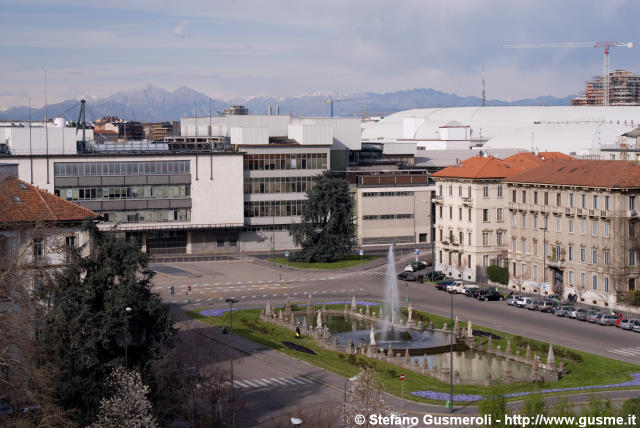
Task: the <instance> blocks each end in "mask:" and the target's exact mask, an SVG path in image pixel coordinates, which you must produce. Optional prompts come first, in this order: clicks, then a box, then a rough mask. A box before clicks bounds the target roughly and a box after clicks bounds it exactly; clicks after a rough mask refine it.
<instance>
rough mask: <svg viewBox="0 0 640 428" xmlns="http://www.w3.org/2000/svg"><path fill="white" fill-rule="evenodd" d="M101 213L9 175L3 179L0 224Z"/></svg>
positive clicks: (80, 217) (74, 218)
mask: <svg viewBox="0 0 640 428" xmlns="http://www.w3.org/2000/svg"><path fill="white" fill-rule="evenodd" d="M87 217H90V218H92V219H95V218H97V217H98V214H96V213H95V212H93V211H91V210H88V209H86V208H83V207H81V206H79V205H76V204H74V203H72V202H69V201H65V200H64V199H62V198H60V197H59V196H56V195H52V194H51V193H49V192H47V191H46V190H43V189H40V188H38V187H35V186H32V185H30V184H27V183H25V182H24V181H22V180H19V179H17V178H16V177H13V176H10V177H6V178H4V179H0V225H2V224H13V223H36V222H67V221H82V220H84V219H85V218H87Z"/></svg>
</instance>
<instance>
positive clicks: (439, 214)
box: [438, 205, 442, 218]
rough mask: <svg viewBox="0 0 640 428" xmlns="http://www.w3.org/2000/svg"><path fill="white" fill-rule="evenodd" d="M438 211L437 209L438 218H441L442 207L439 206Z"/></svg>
mask: <svg viewBox="0 0 640 428" xmlns="http://www.w3.org/2000/svg"><path fill="white" fill-rule="evenodd" d="M438 209H439V212H438V217H440V218H442V205H440V206H439V207H438Z"/></svg>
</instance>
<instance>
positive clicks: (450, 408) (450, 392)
mask: <svg viewBox="0 0 640 428" xmlns="http://www.w3.org/2000/svg"><path fill="white" fill-rule="evenodd" d="M449 294H450V295H451V323H450V325H451V326H450V328H451V334H450V335H449V411H450V412H451V413H453V334H454V332H453V293H449Z"/></svg>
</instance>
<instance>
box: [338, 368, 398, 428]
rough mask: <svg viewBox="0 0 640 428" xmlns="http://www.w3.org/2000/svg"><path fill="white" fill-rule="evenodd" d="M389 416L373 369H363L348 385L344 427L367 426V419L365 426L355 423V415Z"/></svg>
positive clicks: (380, 386)
mask: <svg viewBox="0 0 640 428" xmlns="http://www.w3.org/2000/svg"><path fill="white" fill-rule="evenodd" d="M373 414H379V415H383V416H385V415H389V414H391V412H390V410H389V409H388V408H387V407H386V406H385V404H384V392H383V389H382V384H381V383H380V380H379V379H378V378H377V376H376V372H375V370H373V369H369V368H367V369H364V370H361V371H360V373H358V375H357V376H356V377H355V379H354V380H352V381H351V382H350V384H349V389H348V393H347V400H346V402H345V405H344V426H345V427H357V426H366V427H368V426H369V420H368V417H367V418H366V421H365V424H364V425H361V424H357V423H356V415H365V416H367V415H373Z"/></svg>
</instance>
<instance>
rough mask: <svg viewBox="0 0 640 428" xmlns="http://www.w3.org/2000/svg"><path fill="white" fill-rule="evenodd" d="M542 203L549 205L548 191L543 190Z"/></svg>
mask: <svg viewBox="0 0 640 428" xmlns="http://www.w3.org/2000/svg"><path fill="white" fill-rule="evenodd" d="M544 204H545V205H549V193H548V192H544Z"/></svg>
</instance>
